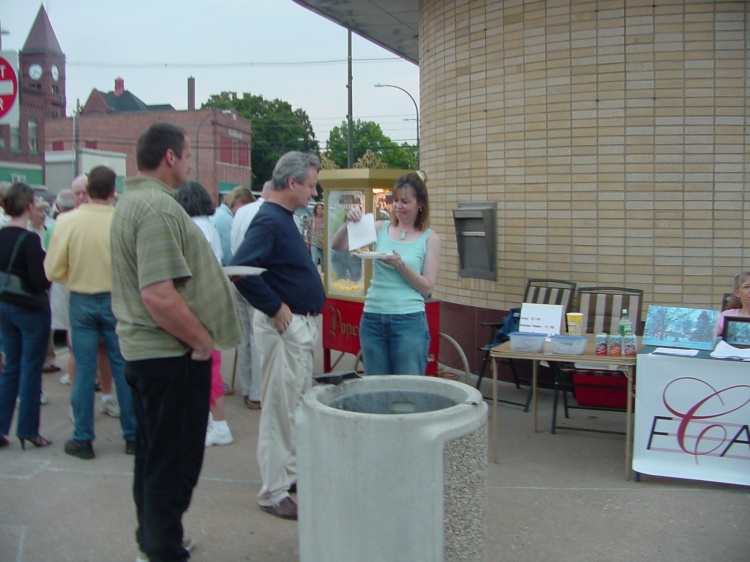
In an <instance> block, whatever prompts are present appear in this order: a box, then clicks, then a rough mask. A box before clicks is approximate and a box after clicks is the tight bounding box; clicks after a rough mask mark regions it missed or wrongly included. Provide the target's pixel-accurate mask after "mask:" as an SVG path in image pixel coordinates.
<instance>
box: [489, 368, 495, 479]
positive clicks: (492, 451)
mask: <svg viewBox="0 0 750 562" xmlns="http://www.w3.org/2000/svg"><path fill="white" fill-rule="evenodd" d="M490 360H491V361H492V419H491V420H490V432H489V434H490V458H491V459H492V462H494V463H495V464H497V359H495V358H494V357H491V358H490Z"/></svg>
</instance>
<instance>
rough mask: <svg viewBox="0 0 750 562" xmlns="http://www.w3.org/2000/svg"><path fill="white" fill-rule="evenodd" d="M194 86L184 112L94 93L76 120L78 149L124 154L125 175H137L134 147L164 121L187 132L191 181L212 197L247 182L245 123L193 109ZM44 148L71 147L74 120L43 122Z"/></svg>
mask: <svg viewBox="0 0 750 562" xmlns="http://www.w3.org/2000/svg"><path fill="white" fill-rule="evenodd" d="M194 92H195V83H194V80H193V79H192V78H190V79H188V109H187V110H186V111H177V110H175V109H174V108H173V107H172V106H171V105H168V104H160V105H150V104H146V103H145V102H143V101H142V100H141V99H139V98H138V97H137V96H136V95H135V94H133V93H132V92H130V91H129V90H127V89H126V88H125V82H124V80H123V79H122V78H117V79H116V80H115V89H114V90H113V91H110V92H102V91H100V90H97V89H94V90H92V92H91V94H90V95H89V98H88V100H87V101H86V104H85V105H84V107H83V109H82V110H81V112H80V115H79V147H80V148H82V149H83V148H88V149H96V150H103V151H111V152H123V153H125V154H127V164H126V168H127V175H135V174H136V173H137V167H136V159H135V146H136V142H137V140H138V137H139V136H140V134H141V133H142V132H143V131H145V130H146V129H147V128H148V127H149V126H150V125H152V124H154V123H158V122H167V123H172V124H174V125H177V126H178V127H181V128H183V129H184V130H185V132H186V133H187V135H188V137H189V140H190V143H191V148H192V152H193V174H192V175H193V177H194V178H195V179H196V180H197V181H199V182H200V183H202V184H203V185H204V186H205V187H206V189H208V190H209V191H212V192H214V193H216V192H217V191H218V192H226V191H228V190H230V189H231V188H233V187H234V186H236V185H240V184H245V185H249V184H250V180H251V175H252V172H251V169H250V147H251V137H252V128H251V124H250V122H249V121H248V120H247V119H244V118H243V117H240V116H239V115H237V114H235V113H233V112H231V111H227V110H218V109H201V110H196V109H195V93H194ZM45 146H46V149H47V150H50V151H68V150H72V149H74V146H75V120H74V118H72V117H71V118H67V119H56V120H52V121H48V122H47V132H46V143H45Z"/></svg>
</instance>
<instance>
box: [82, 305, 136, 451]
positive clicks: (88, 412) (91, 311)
mask: <svg viewBox="0 0 750 562" xmlns="http://www.w3.org/2000/svg"><path fill="white" fill-rule="evenodd" d="M115 324H116V320H115V317H114V315H113V314H112V296H111V294H110V293H97V294H92V295H89V294H83V293H74V292H72V291H71V293H70V332H71V339H72V344H73V356H74V357H75V360H76V377H75V381H74V382H73V390H72V391H71V394H70V402H71V404H72V405H73V417H74V418H75V430H74V431H73V439H76V440H78V441H91V440H93V439H94V438H95V435H94V398H95V390H94V386H95V384H96V354H97V351H98V349H99V340H100V339H101V340H103V341H104V348H105V349H106V351H107V357H108V359H109V365H110V367H111V368H112V379H113V380H114V383H115V388H116V390H117V401H118V402H119V403H120V426H121V427H122V436H123V438H124V439H125V440H126V441H135V429H136V427H135V415H134V413H133V397H132V393H131V391H130V387H129V386H128V383H127V382H126V381H125V361H124V360H123V358H122V354H121V353H120V344H119V342H118V340H117V334H115Z"/></svg>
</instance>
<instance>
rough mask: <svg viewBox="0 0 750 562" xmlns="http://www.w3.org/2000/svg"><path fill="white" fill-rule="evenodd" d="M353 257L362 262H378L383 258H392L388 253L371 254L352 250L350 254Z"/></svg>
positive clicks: (366, 251)
mask: <svg viewBox="0 0 750 562" xmlns="http://www.w3.org/2000/svg"><path fill="white" fill-rule="evenodd" d="M352 255H353V256H357V257H358V258H362V259H363V260H380V259H383V258H387V257H388V256H392V255H393V254H392V253H390V252H371V251H368V250H354V251H353V252H352Z"/></svg>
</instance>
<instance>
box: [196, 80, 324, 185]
mask: <svg viewBox="0 0 750 562" xmlns="http://www.w3.org/2000/svg"><path fill="white" fill-rule="evenodd" d="M203 107H215V108H217V109H234V110H235V111H236V112H237V113H239V114H240V115H241V116H242V117H244V118H245V119H248V120H249V121H250V124H251V126H252V131H253V132H252V146H251V150H250V154H251V166H252V170H253V187H254V188H255V189H260V188H261V187H262V186H263V183H264V182H265V181H266V180H267V179H269V178H270V177H271V172H273V167H274V166H275V165H276V161H277V160H278V159H279V157H280V156H281V155H282V154H284V153H285V152H288V151H290V150H301V151H303V152H315V153H316V154H319V153H320V146H319V144H318V141H317V140H315V132H314V131H313V128H312V123H311V122H310V118H309V117H308V115H307V113H306V112H305V110H304V109H299V108H298V109H292V106H291V105H290V104H289V103H288V102H285V101H282V100H279V99H274V100H267V99H265V98H263V96H256V95H253V94H250V93H244V94H242V96H241V97H239V96H238V95H237V93H236V92H222V93H220V94H214V95H212V96H211V97H210V98H209V99H208V101H207V102H206V103H205V104H203Z"/></svg>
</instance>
